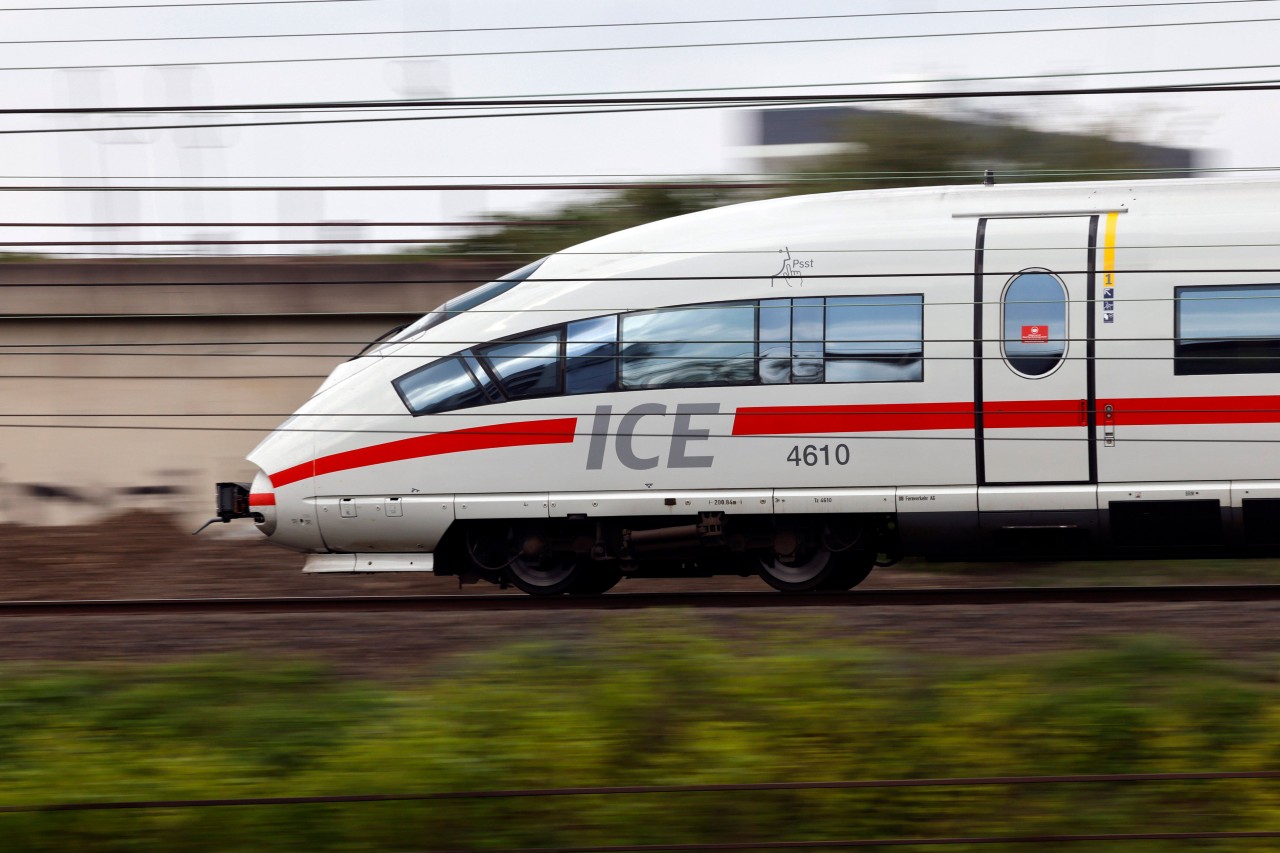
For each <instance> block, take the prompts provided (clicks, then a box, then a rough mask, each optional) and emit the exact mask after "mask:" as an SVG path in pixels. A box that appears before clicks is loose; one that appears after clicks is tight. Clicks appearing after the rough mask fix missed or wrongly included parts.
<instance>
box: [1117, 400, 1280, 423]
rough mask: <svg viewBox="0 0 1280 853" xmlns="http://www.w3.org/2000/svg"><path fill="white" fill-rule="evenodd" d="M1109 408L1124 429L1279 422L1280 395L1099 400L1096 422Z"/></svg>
mask: <svg viewBox="0 0 1280 853" xmlns="http://www.w3.org/2000/svg"><path fill="white" fill-rule="evenodd" d="M1108 405H1110V406H1111V407H1112V408H1113V410H1114V414H1113V415H1112V420H1113V421H1114V422H1115V423H1116V424H1123V425H1125V426H1170V425H1173V424H1272V423H1280V396H1275V395H1266V396H1256V397H1132V398H1129V399H1127V400H1126V399H1118V400H1099V401H1098V423H1102V419H1103V413H1104V412H1105V411H1106V407H1107V406H1108Z"/></svg>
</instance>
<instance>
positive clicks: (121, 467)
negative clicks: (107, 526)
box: [0, 259, 513, 524]
mask: <svg viewBox="0 0 1280 853" xmlns="http://www.w3.org/2000/svg"><path fill="white" fill-rule="evenodd" d="M512 267H513V265H510V264H490V263H482V262H477V263H422V262H407V261H405V262H387V261H363V260H336V259H308V260H292V259H291V260H287V261H280V262H269V261H268V262H264V261H247V260H232V259H226V260H224V259H210V260H181V261H168V260H166V261H70V262H41V263H3V264H0V300H3V302H2V305H3V307H2V308H0V448H2V449H0V522H18V523H33V524H34V523H39V524H73V523H82V522H87V521H93V520H96V519H97V518H100V517H102V516H103V515H106V514H109V513H112V512H116V511H121V510H126V509H129V508H135V507H138V508H142V507H172V508H175V509H177V510H178V511H180V512H181V513H182V514H183V515H184V516H185V517H187V518H188V519H189V520H190V521H192V522H193V523H194V522H196V521H199V520H202V519H204V518H207V517H209V516H210V515H212V500H213V498H212V495H213V484H214V483H215V482H217V481H219V480H248V479H251V477H252V467H251V466H250V465H248V463H246V462H245V461H244V456H245V454H246V453H248V452H249V451H250V450H251V449H252V448H253V447H254V445H255V444H256V443H257V442H258V441H259V439H261V437H262V435H263V434H264V433H265V432H267V431H268V430H270V429H272V428H273V427H274V426H275V425H277V424H278V423H279V422H280V421H282V420H283V419H284V418H285V417H286V416H288V415H289V413H291V412H292V411H293V410H294V409H295V408H297V406H298V405H299V404H300V403H302V401H304V400H305V399H306V398H307V397H309V396H310V395H311V394H312V392H313V391H314V390H315V388H316V387H317V386H318V385H319V384H320V382H321V380H322V379H323V377H324V376H325V375H326V374H327V373H328V372H329V371H330V370H331V369H332V368H333V366H334V365H336V364H338V363H339V362H341V361H343V360H345V359H347V358H349V357H351V356H352V355H354V354H355V353H357V352H358V351H359V350H360V349H361V348H363V346H364V345H365V344H367V343H368V342H369V341H371V340H373V339H374V338H376V337H377V336H379V335H380V334H382V333H383V332H385V331H387V330H388V329H390V328H392V327H393V326H396V325H399V324H401V323H405V322H408V321H410V320H412V319H414V318H416V317H418V316H421V315H422V314H424V313H426V312H427V311H429V310H431V309H432V308H434V307H435V306H437V305H439V304H440V303H441V302H444V301H445V300H446V299H449V298H451V297H453V296H456V295H457V294H459V293H462V292H464V291H466V290H469V289H471V288H472V287H476V286H478V285H479V284H483V283H484V282H486V281H490V280H492V279H494V278H496V277H498V276H500V275H502V274H504V273H507V272H510V271H511V269H512ZM369 312H379V313H377V314H376V315H375V316H369ZM84 315H95V316H84ZM282 342H284V343H282Z"/></svg>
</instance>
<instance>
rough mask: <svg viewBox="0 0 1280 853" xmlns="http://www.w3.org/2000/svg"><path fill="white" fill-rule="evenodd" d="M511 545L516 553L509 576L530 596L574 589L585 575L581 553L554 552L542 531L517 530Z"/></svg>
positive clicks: (512, 535)
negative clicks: (580, 560)
mask: <svg viewBox="0 0 1280 853" xmlns="http://www.w3.org/2000/svg"><path fill="white" fill-rule="evenodd" d="M507 547H508V549H509V550H510V551H511V552H512V554H513V556H512V557H511V558H510V559H509V561H508V562H507V566H506V569H505V574H506V578H507V580H509V581H511V583H512V585H514V586H515V587H516V588H517V589H519V590H522V591H524V592H527V593H529V594H530V595H563V594H565V593H566V592H572V591H573V590H574V588H575V587H576V586H577V585H578V583H580V582H581V581H582V579H583V577H584V576H585V573H584V571H583V569H582V567H581V566H579V564H578V558H577V556H576V555H574V554H564V553H559V552H556V551H552V550H551V549H550V548H549V547H548V546H547V540H546V539H545V538H544V537H543V535H542V533H541V531H539V530H536V529H526V530H516V531H513V532H512V533H511V535H510V536H509V538H508V540H507Z"/></svg>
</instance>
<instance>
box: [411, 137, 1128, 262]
mask: <svg viewBox="0 0 1280 853" xmlns="http://www.w3.org/2000/svg"><path fill="white" fill-rule="evenodd" d="M838 136H839V137H841V138H844V139H847V140H848V141H849V142H850V143H851V144H850V145H848V147H847V148H846V150H844V151H841V152H839V153H835V154H831V155H829V156H826V157H819V158H812V159H809V160H805V161H802V162H801V163H799V164H797V167H796V171H795V172H794V173H792V174H791V175H790V177H789V178H788V176H786V175H783V176H780V177H775V178H772V179H773V180H790V181H791V183H790V184H789V185H788V186H786V187H784V188H782V189H777V190H773V191H771V192H770V193H764V192H761V191H751V190H743V189H734V188H732V187H731V186H725V187H722V188H718V189H696V188H692V187H691V188H676V189H671V188H664V187H662V186H658V185H655V186H647V187H637V188H632V189H627V190H624V191H622V192H617V193H611V194H609V195H608V196H606V197H605V198H603V199H600V200H597V201H591V202H577V203H574V204H571V205H567V206H565V207H561V208H559V209H557V210H554V211H552V212H550V213H547V214H543V215H541V216H536V215H535V216H524V215H521V216H516V215H501V214H500V215H498V216H495V217H493V218H494V219H495V220H498V221H502V220H508V221H510V222H511V223H513V224H511V225H505V226H497V227H491V228H486V229H485V230H484V231H483V232H481V233H480V234H477V235H475V236H472V237H467V238H463V239H461V240H458V241H457V242H454V243H450V244H448V245H446V246H443V247H440V248H437V249H432V250H427V252H426V254H427V255H431V254H443V255H450V256H452V255H459V254H461V255H485V256H488V257H490V258H495V259H497V258H503V259H509V260H512V261H519V262H521V263H526V262H528V260H531V259H533V258H536V257H540V256H542V255H548V254H551V253H552V252H558V251H560V250H561V249H565V248H567V247H569V246H573V245H576V244H578V243H582V242H584V241H586V240H590V239H593V238H595V237H600V236H602V235H604V234H609V233H612V232H614V231H620V230H622V229H624V228H630V227H632V226H635V225H641V224H644V223H646V222H653V221H654V220H657V219H665V218H668V217H671V216H678V215H680V214H684V213H693V212H695V211H698V210H703V209H705V208H709V207H717V206H720V205H724V204H729V203H731V202H738V201H750V200H751V199H753V198H761V197H764V196H765V195H767V194H771V195H773V196H788V195H801V194H805V193H818V192H837V191H841V190H863V189H889V188H893V187H919V186H939V185H943V184H975V183H978V182H980V181H981V180H982V175H983V171H984V170H985V169H993V170H995V171H996V172H997V173H1002V172H1003V174H1002V175H1000V176H999V180H1000V181H1001V182H1006V181H1017V182H1027V181H1064V180H1074V181H1086V180H1102V179H1107V178H1122V179H1131V178H1132V174H1126V173H1125V170H1133V169H1142V168H1143V167H1149V166H1150V165H1151V164H1150V163H1149V162H1147V161H1146V160H1145V159H1144V156H1145V155H1144V154H1143V151H1142V149H1141V147H1140V146H1137V145H1134V144H1132V143H1127V142H1123V141H1120V140H1119V139H1116V138H1114V134H1113V133H1112V132H1111V130H1110V129H1109V128H1106V127H1093V128H1091V129H1086V131H1085V132H1084V133H1078V134H1077V133H1071V134H1068V133H1047V132H1044V131H1039V130H1035V129H1033V128H1031V127H1028V126H1026V125H1022V124H1017V123H1014V122H1010V121H1003V122H1001V121H989V122H979V121H965V122H956V121H949V120H947V119H943V118H935V117H932V116H927V115H919V114H913V113H902V112H890V111H863V112H860V113H857V114H855V115H854V116H852V117H851V118H850V119H848V120H847V123H846V125H845V126H844V127H843V128H842V129H841V132H840V133H839V134H838ZM704 180H705V179H704ZM696 182H699V181H698V179H693V180H692V181H691V183H696ZM516 223H519V224H516ZM415 256H417V255H415Z"/></svg>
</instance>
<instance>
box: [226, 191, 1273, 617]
mask: <svg viewBox="0 0 1280 853" xmlns="http://www.w3.org/2000/svg"><path fill="white" fill-rule="evenodd" d="M1278 238H1280V182H1274V181H1265V180H1262V181H1223V180H1203V181H1202V180H1168V181H1142V182H1134V183H1123V182H1099V183H1074V184H1073V183H1058V184H1023V185H1002V186H986V185H976V184H975V185H974V186H966V187H946V188H936V189H908V190H887V191H870V192H866V191H864V192H848V193H835V194H826V195H809V196H798V197H791V198H784V199H776V200H768V201H759V202H752V203H746V204H740V205H734V206H729V207H723V208H720V209H716V210H710V211H705V212H701V213H695V214H690V215H687V216H681V217H677V218H674V219H670V220H666V221H661V222H655V223H652V224H649V225H644V226H641V227H638V228H632V229H629V230H626V231H622V232H619V233H616V234H613V235H611V236H607V237H602V238H599V239H596V240H592V241H590V242H587V243H584V244H582V245H579V246H576V247H574V248H572V249H568V250H566V251H564V252H560V253H557V254H554V255H551V256H550V257H548V258H545V259H543V260H541V261H538V262H536V263H533V264H530V265H529V266H526V267H524V268H523V269H520V270H518V271H516V272H514V273H512V274H511V275H509V276H507V277H505V278H503V279H500V280H498V281H495V282H492V283H490V284H487V285H485V286H483V287H480V288H478V289H476V290H473V291H471V292H470V293H467V294H466V295H464V296H461V297H459V298H457V299H455V300H452V301H451V302H448V303H446V304H445V305H442V306H441V307H440V308H439V309H437V310H436V311H433V312H432V313H430V314H428V315H426V316H425V317H423V318H422V319H421V320H419V321H418V322H417V323H414V324H413V325H411V326H409V327H407V328H405V329H403V330H402V331H399V332H398V333H396V334H395V335H394V336H392V337H390V338H388V339H386V340H384V341H381V342H379V343H378V344H376V345H374V346H373V347H371V348H370V349H368V350H367V351H366V352H364V353H363V354H361V355H360V356H359V357H357V358H355V359H353V360H351V361H349V362H347V363H345V364H343V365H341V366H340V367H339V368H338V369H337V370H335V371H334V373H333V374H332V375H331V376H330V377H329V378H328V379H327V380H326V381H325V382H324V384H323V385H322V386H321V388H320V390H319V391H318V392H317V393H316V394H315V396H313V397H312V398H311V399H310V400H309V401H308V402H307V403H306V404H305V405H303V406H302V407H301V408H300V409H299V410H298V412H297V413H296V414H295V415H294V416H293V417H291V418H290V419H289V420H288V421H287V422H286V423H285V424H283V425H282V426H281V427H280V428H279V429H278V430H276V431H275V432H273V433H271V434H270V435H269V436H268V437H267V438H266V439H265V440H264V441H263V442H262V443H261V444H260V445H259V446H258V447H257V449H255V450H254V451H253V452H252V454H251V455H250V456H249V460H250V461H251V462H252V463H253V464H254V465H256V466H257V467H258V469H259V473H258V474H257V477H256V479H255V480H254V481H253V483H252V484H251V485H248V486H245V485H237V484H220V485H219V506H218V513H219V518H220V519H222V520H230V519H232V518H238V517H248V518H252V519H254V521H255V522H256V524H257V527H258V529H259V530H261V532H262V533H264V534H265V535H266V536H268V537H270V539H271V540H272V541H274V542H276V543H279V544H281V545H284V546H286V547H289V548H293V549H297V550H301V551H305V552H308V553H309V554H310V555H311V556H310V557H309V558H308V560H307V564H306V571H312V572H404V571H414V572H435V573H436V574H441V575H457V576H459V577H460V579H462V580H476V579H484V580H488V581H492V582H496V583H502V584H508V583H510V584H514V585H515V586H517V587H519V588H520V589H523V590H525V591H527V592H530V593H535V594H561V593H566V592H567V593H591V592H602V591H604V590H607V589H609V588H610V587H611V586H612V585H613V584H614V583H616V582H617V580H618V579H619V578H620V577H623V576H645V575H650V576H655V575H661V576H686V575H688V576H692V575H699V576H706V575H721V574H730V575H748V574H759V575H760V576H761V577H762V578H763V579H764V580H765V581H766V582H768V583H769V584H770V585H772V586H773V587H775V588H777V589H780V590H812V589H848V588H849V587H851V586H853V585H854V584H856V583H858V582H859V581H860V580H862V579H863V578H864V577H865V576H866V575H867V574H868V572H870V571H871V569H872V567H873V566H874V565H877V564H881V565H883V564H886V563H888V562H891V561H892V560H895V559H897V558H899V557H901V556H903V555H924V556H930V557H938V558H952V557H955V558H958V557H964V558H970V559H972V558H981V557H999V556H1019V557H1026V556H1035V555H1052V556H1054V557H1061V556H1081V557H1092V556H1100V555H1114V554H1168V553H1170V552H1175V553H1179V554H1188V555H1189V554H1203V553H1255V552H1265V551H1267V550H1269V549H1276V546H1280V239H1278Z"/></svg>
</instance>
